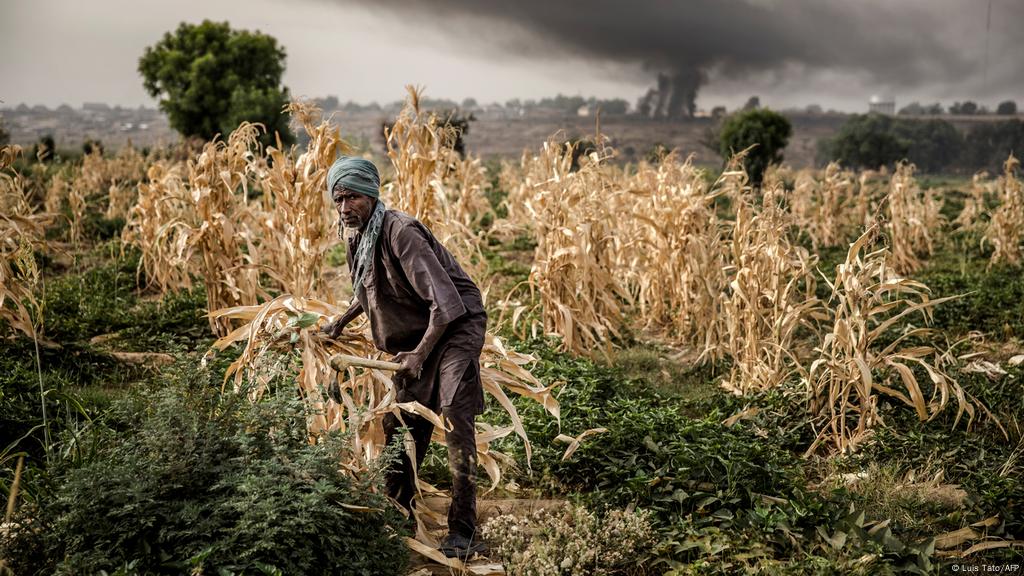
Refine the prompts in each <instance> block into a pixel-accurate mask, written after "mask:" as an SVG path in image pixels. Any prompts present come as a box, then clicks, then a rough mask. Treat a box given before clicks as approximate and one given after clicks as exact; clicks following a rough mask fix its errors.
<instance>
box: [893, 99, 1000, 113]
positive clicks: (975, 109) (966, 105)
mask: <svg viewBox="0 0 1024 576" xmlns="http://www.w3.org/2000/svg"><path fill="white" fill-rule="evenodd" d="M944 113H948V114H950V115H953V116H974V115H984V114H991V112H990V111H989V109H988V107H986V106H981V105H979V104H978V103H977V102H974V101H973V100H965V101H963V102H953V103H952V104H950V105H949V107H948V108H946V109H943V108H942V104H939V103H938V102H935V103H933V104H921V103H920V102H911V103H910V104H907V105H906V106H904V107H903V108H900V110H899V112H898V114H899V115H900V116H939V115H941V114H944ZM995 113H996V114H999V115H1001V116H1012V115H1014V114H1016V113H1017V103H1016V102H1014V101H1013V100H1004V101H1003V102H1000V103H999V104H998V105H997V106H996V110H995Z"/></svg>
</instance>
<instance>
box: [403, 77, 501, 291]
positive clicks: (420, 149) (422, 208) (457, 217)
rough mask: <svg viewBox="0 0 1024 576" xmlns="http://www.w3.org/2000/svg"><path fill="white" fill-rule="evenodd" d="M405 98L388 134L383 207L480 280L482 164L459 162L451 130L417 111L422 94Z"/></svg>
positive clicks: (484, 206)
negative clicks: (408, 219) (407, 218)
mask: <svg viewBox="0 0 1024 576" xmlns="http://www.w3.org/2000/svg"><path fill="white" fill-rule="evenodd" d="M406 89H407V90H408V93H409V94H408V96H407V97H406V100H405V107H404V108H402V111H401V113H400V114H399V115H398V118H397V119H395V122H394V124H393V125H392V126H391V127H390V128H389V129H388V130H387V134H386V137H387V147H388V158H390V159H391V164H392V167H393V169H394V174H395V179H394V181H393V182H391V183H389V184H387V185H386V186H385V191H384V194H385V198H386V199H387V201H388V203H389V204H390V205H391V206H392V207H394V208H397V209H399V210H402V211H403V212H407V213H409V214H410V215H412V216H414V217H415V218H416V219H418V220H419V221H420V222H422V223H423V224H424V225H425V226H427V228H429V229H430V230H431V232H432V233H433V234H434V235H435V236H436V237H437V238H438V239H439V240H440V241H441V242H442V243H443V244H444V245H445V247H446V248H448V250H450V251H451V252H452V253H453V254H454V255H455V256H456V258H457V259H458V260H459V262H460V264H462V266H463V267H464V268H466V271H467V272H468V273H469V274H470V276H472V277H474V278H476V279H478V280H479V278H480V275H481V272H482V269H480V268H479V267H477V266H474V264H475V263H481V261H482V257H481V256H480V242H481V239H480V232H479V230H478V228H477V226H478V224H479V222H480V220H481V219H482V218H483V217H484V215H485V214H486V213H487V212H489V211H490V203H489V202H488V201H487V198H486V196H485V194H484V193H485V190H486V187H487V177H486V174H485V172H484V169H483V165H482V164H481V163H480V161H479V160H477V159H473V158H471V157H470V158H466V159H462V158H460V157H459V154H458V153H456V152H455V151H454V150H453V149H452V148H451V145H452V143H453V142H455V138H454V136H453V135H452V134H451V131H452V130H454V128H452V127H451V126H446V125H444V124H442V123H441V120H440V119H439V118H438V117H437V115H436V114H435V113H433V112H429V111H426V110H422V109H421V108H420V97H421V94H422V90H421V89H419V88H415V87H413V86H407V87H406Z"/></svg>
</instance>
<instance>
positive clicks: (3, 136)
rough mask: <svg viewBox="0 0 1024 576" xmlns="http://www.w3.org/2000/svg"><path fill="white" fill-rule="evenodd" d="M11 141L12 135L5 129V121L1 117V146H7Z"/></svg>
mask: <svg viewBox="0 0 1024 576" xmlns="http://www.w3.org/2000/svg"><path fill="white" fill-rule="evenodd" d="M10 141H11V135H10V134H8V133H7V130H6V129H5V128H4V119H3V117H0V146H6V145H7V143H8V142H10Z"/></svg>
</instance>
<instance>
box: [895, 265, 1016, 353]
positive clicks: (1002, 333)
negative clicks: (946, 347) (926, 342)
mask: <svg viewBox="0 0 1024 576" xmlns="http://www.w3.org/2000/svg"><path fill="white" fill-rule="evenodd" d="M986 267H987V262H985V261H979V260H966V261H958V260H956V259H952V258H935V259H933V260H932V262H931V263H930V265H929V267H928V268H926V269H924V270H922V271H920V272H918V273H917V274H916V275H915V277H914V279H915V280H919V281H921V282H923V283H924V284H925V285H927V286H928V287H929V288H931V290H932V297H934V298H938V297H944V296H953V295H957V294H962V295H963V297H962V298H958V299H956V300H952V301H950V302H946V303H944V304H943V305H941V306H938V307H937V308H935V311H934V323H933V327H934V328H936V329H939V330H941V331H943V332H946V333H950V334H952V335H960V336H963V335H966V334H967V333H968V332H970V331H973V330H977V331H980V332H984V333H986V334H988V335H990V336H992V337H994V338H996V339H1009V338H1013V337H1016V338H1022V337H1024V275H1022V274H1021V273H1020V269H1019V268H1015V267H1012V266H1005V265H1003V266H995V267H993V268H992V269H990V270H986Z"/></svg>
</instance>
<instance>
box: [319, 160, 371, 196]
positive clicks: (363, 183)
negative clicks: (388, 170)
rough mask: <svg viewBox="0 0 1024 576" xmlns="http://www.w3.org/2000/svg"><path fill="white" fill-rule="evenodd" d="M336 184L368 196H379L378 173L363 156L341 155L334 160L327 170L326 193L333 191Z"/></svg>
mask: <svg viewBox="0 0 1024 576" xmlns="http://www.w3.org/2000/svg"><path fill="white" fill-rule="evenodd" d="M338 184H341V185H342V187H343V188H345V189H348V190H352V191H353V192H359V193H360V194H365V195H367V196H369V197H370V198H380V173H379V172H377V167H376V166H374V164H373V162H370V161H369V160H366V159H365V158H359V157H358V156H342V157H340V158H338V159H337V160H335V161H334V164H332V165H331V169H330V170H329V171H328V172H327V193H328V194H331V193H333V192H334V187H335V186H337V185H338Z"/></svg>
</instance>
